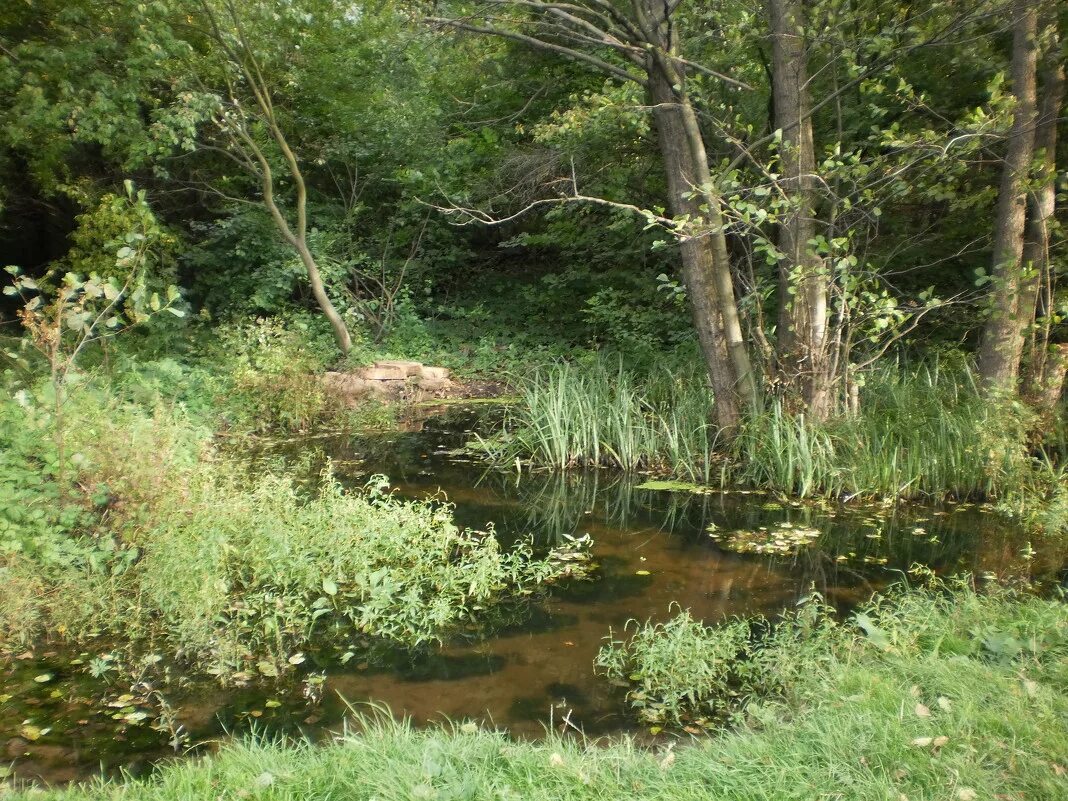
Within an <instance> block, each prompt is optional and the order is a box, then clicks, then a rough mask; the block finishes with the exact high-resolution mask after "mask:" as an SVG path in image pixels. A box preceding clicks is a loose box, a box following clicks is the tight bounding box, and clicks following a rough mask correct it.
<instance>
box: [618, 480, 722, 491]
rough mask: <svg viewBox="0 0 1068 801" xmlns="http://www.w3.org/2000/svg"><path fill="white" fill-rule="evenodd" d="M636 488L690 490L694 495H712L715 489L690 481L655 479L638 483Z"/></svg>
mask: <svg viewBox="0 0 1068 801" xmlns="http://www.w3.org/2000/svg"><path fill="white" fill-rule="evenodd" d="M634 489H643V490H660V491H662V492H689V493H693V494H694V495H711V494H712V493H713V492H715V490H713V489H712V488H711V487H703V486H701V485H700V484H691V483H689V482H688V481H668V480H659V479H654V480H651V481H646V482H644V483H642V484H639V485H637V486H636V487H635V488H634Z"/></svg>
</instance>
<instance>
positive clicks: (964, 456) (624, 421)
mask: <svg viewBox="0 0 1068 801" xmlns="http://www.w3.org/2000/svg"><path fill="white" fill-rule="evenodd" d="M520 391H521V397H520V401H519V403H518V404H517V405H516V406H515V407H514V408H513V409H512V413H511V416H510V418H509V421H508V423H507V427H506V432H505V433H504V434H503V435H501V436H498V437H494V438H491V439H489V440H486V441H485V442H484V443H483V446H484V448H485V450H486V451H487V452H488V454H489V455H490V457H491V458H493V459H496V460H498V461H499V462H501V463H506V464H514V463H515V461H516V460H517V459H520V460H523V459H525V460H529V461H530V462H532V463H533V464H534V465H538V466H544V467H549V468H552V469H556V470H565V469H569V468H573V467H583V466H609V467H614V468H619V469H622V470H624V471H651V472H654V473H658V474H662V475H665V476H672V477H676V478H683V479H686V480H690V481H704V482H710V481H718V482H721V483H730V484H739V485H745V486H752V487H758V488H762V489H768V490H771V491H774V492H778V493H782V494H784V495H790V496H795V497H811V496H822V497H849V496H864V497H899V498H927V499H939V498H944V497H947V496H955V497H960V498H966V497H967V498H992V497H996V498H1008V497H1012V496H1014V495H1015V496H1023V495H1028V496H1031V497H1034V496H1035V495H1048V494H1050V492H1051V490H1052V489H1054V488H1055V487H1056V485H1057V484H1058V483H1059V482H1058V481H1057V471H1056V469H1055V468H1056V466H1055V465H1052V464H1051V463H1050V462H1048V461H1045V460H1043V459H1041V458H1034V457H1032V456H1031V454H1030V453H1029V450H1028V425H1029V421H1030V415H1029V413H1028V411H1027V410H1026V409H1025V408H1023V407H1022V406H1021V405H1020V404H1011V403H994V402H991V401H990V400H989V399H987V398H984V397H982V395H981V394H980V392H979V390H978V387H977V386H976V384H975V382H974V380H973V378H972V374H971V372H970V370H969V369H968V368H967V367H966V366H964V365H960V364H955V365H953V366H952V367H946V366H942V365H939V364H938V363H932V364H931V365H921V366H919V367H916V368H909V369H905V368H902V367H898V366H892V367H886V368H884V369H882V370H879V371H877V372H875V373H872V374H870V375H868V376H866V385H865V387H864V389H863V391H862V393H861V406H860V411H859V413H858V414H855V415H839V416H836V417H834V418H832V419H831V420H829V421H827V422H814V421H812V420H810V419H808V418H806V417H805V416H804V414H798V413H793V412H790V411H787V410H786V409H785V408H784V406H783V404H782V403H781V402H780V401H779V400H776V399H771V398H769V399H768V400H767V401H766V402H765V403H764V405H763V406H762V408H759V409H757V410H755V411H753V412H751V413H750V414H749V415H748V417H747V418H746V420H745V421H744V423H743V425H742V426H741V428H740V429H739V430H738V431H736V432H734V433H733V435H732V436H730V437H728V436H719V435H718V432H717V430H716V428H715V426H714V425H713V424H712V422H711V417H712V404H713V402H714V401H713V399H712V396H711V392H710V390H709V389H708V387H707V384H706V381H705V379H704V376H703V373H702V372H701V371H700V370H699V369H698V367H697V365H695V364H689V365H688V366H685V367H681V368H680V367H676V368H672V369H669V368H667V367H661V368H659V369H654V370H653V371H651V372H648V373H640V374H639V373H635V372H633V371H630V370H627V369H625V368H624V367H623V366H622V365H621V364H619V363H618V362H612V361H611V360H607V359H599V360H593V361H586V362H582V363H567V362H558V363H556V364H554V365H552V366H550V367H548V368H546V369H544V370H542V371H540V372H538V373H537V374H536V375H534V376H533V377H531V378H530V379H528V380H526V381H525V382H522V383H521V386H520Z"/></svg>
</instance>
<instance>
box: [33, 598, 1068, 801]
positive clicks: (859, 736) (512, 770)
mask: <svg viewBox="0 0 1068 801" xmlns="http://www.w3.org/2000/svg"><path fill="white" fill-rule="evenodd" d="M865 614H866V617H865V618H864V620H863V621H862V622H864V624H865V626H866V632H865V629H864V628H859V627H857V626H855V625H852V624H839V625H837V626H835V627H834V628H833V629H830V630H829V631H828V633H825V634H822V635H818V636H816V637H814V638H809V639H800V640H799V641H798V643H797V644H796V645H795V646H794V647H793V648H792V649H791V653H792V654H793V656H794V657H795V658H794V660H793V663H792V664H791V665H789V667H790V669H791V671H790V673H789V679H790V681H789V685H788V691H786V692H785V693H782V694H780V695H776V696H767V697H764V698H762V699H759V700H756V701H754V702H752V703H750V704H749V706H748V707H747V714H746V715H745V716H744V718H740V720H739V723H738V725H737V727H736V728H735V729H733V730H730V731H726V732H723V733H721V734H718V735H713V736H707V737H706V736H702V737H698V738H694V739H690V738H689V737H686V738H685V739H683V740H670V741H663V740H662V741H661V744H660V745H658V746H655V747H652V748H646V747H641V746H640V745H638V744H637V743H636V742H635V741H634V740H631V739H628V738H617V739H613V740H611V741H609V742H606V743H584V742H582V741H581V739H579V738H576V737H567V738H562V737H560V736H559V735H556V734H551V735H549V736H548V737H546V739H544V740H543V741H541V742H536V743H532V742H517V741H513V740H510V739H509V738H508V737H506V736H505V735H503V734H501V733H498V732H493V731H488V730H486V729H483V728H480V727H478V726H475V725H474V724H465V725H459V724H457V725H452V726H446V727H443V728H429V729H425V730H417V729H415V728H413V727H412V726H410V725H408V724H406V723H397V722H393V721H391V720H389V719H387V718H384V717H381V716H377V717H375V716H373V717H372V718H371V719H365V720H363V721H362V722H359V721H357V722H356V724H355V726H354V729H353V730H351V731H349V732H347V733H345V734H344V735H342V736H340V737H339V738H338V739H337V740H335V741H334V742H332V743H330V744H327V745H324V746H313V745H310V744H307V743H295V744H284V743H268V742H254V741H246V742H244V743H236V744H230V745H225V746H224V747H223V748H222V749H221V751H220V752H219V753H218V754H216V755H213V756H209V757H205V758H202V759H198V760H190V761H185V762H180V763H177V764H172V765H168V766H165V767H163V768H161V769H160V770H159V772H158V773H157V774H156V775H154V776H152V777H151V778H149V779H146V780H141V781H133V780H131V781H126V782H114V783H97V784H91V785H87V786H76V787H71V788H68V789H65V790H55V791H52V792H47V793H44V794H38V795H34V796H33V797H35V798H49V799H63V801H77V800H80V799H84V800H85V801H105V799H116V800H118V799H123V800H124V801H138V800H139V799H153V801H193V799H202V798H222V799H230V798H232V799H238V798H252V799H257V798H259V799H273V800H274V801H282V800H283V799H293V800H294V801H297V800H298V799H299V800H300V801H318V800H319V799H322V800H323V801H326V799H361V800H364V801H369V800H370V799H372V798H373V799H381V800H382V801H401V800H402V799H403V800H405V801H406V800H407V799H527V800H529V801H541V800H542V799H544V801H550V800H551V801H557V799H573V800H574V801H580V800H584V799H589V801H607V800H608V799H619V800H620V801H622V799H628V800H629V799H650V800H652V799H657V801H659V800H660V799H668V798H670V799H680V800H682V801H687V800H688V799H693V800H694V801H698V800H700V801H709V799H714V800H715V799H723V800H724V801H726V800H727V799H730V801H736V800H737V799H752V800H753V801H757V800H761V801H773V800H774V801H779V800H780V799H787V800H788V799H797V800H798V801H802V800H803V801H809V800H810V799H857V800H858V801H869V800H870V801H886V799H891V801H893V800H895V799H903V798H907V799H945V800H946V801H967V799H995V798H1010V799H1028V800H1029V801H1046V800H1047V799H1048V800H1049V801H1057V800H1058V799H1063V798H1065V797H1068V727H1066V724H1065V721H1066V720H1068V616H1066V615H1065V611H1064V606H1063V605H1062V604H1061V603H1060V602H1058V601H1047V600H1041V599H1037V598H1033V597H1028V596H1025V595H1016V594H1014V593H1012V592H1008V591H999V592H995V593H993V594H991V595H980V594H977V593H975V592H973V591H971V590H970V589H967V588H966V587H957V588H954V589H953V591H949V590H947V588H946V587H936V588H933V589H931V590H928V591H919V592H912V593H906V594H895V595H893V596H891V597H889V598H884V599H881V600H879V601H877V602H876V603H875V605H874V606H873V607H872V608H870V609H868V610H867V611H866V613H865ZM665 742H667V743H668V744H667V745H666V746H665V744H664V743H665ZM15 796H16V797H17V796H18V794H17V793H16V794H15Z"/></svg>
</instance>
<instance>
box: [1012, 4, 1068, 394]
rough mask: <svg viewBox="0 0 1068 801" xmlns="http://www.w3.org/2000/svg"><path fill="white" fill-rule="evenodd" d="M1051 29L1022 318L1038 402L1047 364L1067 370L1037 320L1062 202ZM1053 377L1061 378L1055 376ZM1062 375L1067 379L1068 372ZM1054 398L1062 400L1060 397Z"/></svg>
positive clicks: (1058, 94) (1027, 374) (1027, 386)
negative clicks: (1053, 228) (1052, 231)
mask: <svg viewBox="0 0 1068 801" xmlns="http://www.w3.org/2000/svg"><path fill="white" fill-rule="evenodd" d="M1048 34H1049V35H1048V37H1047V39H1048V40H1047V42H1046V48H1047V49H1046V53H1045V56H1044V57H1043V69H1042V98H1041V102H1040V104H1039V112H1038V121H1037V123H1036V126H1035V155H1036V157H1037V161H1038V168H1039V173H1038V180H1037V182H1036V183H1037V185H1036V186H1035V187H1034V188H1033V191H1032V193H1031V197H1030V200H1029V203H1028V209H1027V228H1026V230H1025V238H1024V249H1023V263H1024V267H1025V269H1026V270H1027V272H1026V274H1025V277H1024V280H1023V282H1022V285H1021V287H1020V322H1021V325H1022V326H1023V328H1024V334H1025V338H1026V339H1029V340H1030V342H1031V346H1030V353H1029V354H1028V358H1027V360H1026V364H1025V366H1024V376H1023V380H1022V382H1021V383H1022V386H1023V393H1024V395H1025V396H1026V397H1027V398H1028V399H1030V400H1032V402H1034V403H1036V404H1040V403H1041V402H1043V401H1045V400H1048V398H1049V391H1048V385H1049V381H1048V378H1047V375H1046V368H1047V366H1049V367H1054V368H1055V369H1058V368H1059V369H1061V370H1063V365H1060V363H1059V361H1058V360H1052V361H1051V360H1048V359H1047V356H1048V355H1049V344H1050V343H1049V339H1048V334H1049V325H1048V324H1046V325H1043V323H1044V322H1048V321H1047V320H1043V319H1037V320H1036V305H1037V302H1038V298H1039V294H1040V292H1041V290H1042V289H1043V287H1048V286H1050V285H1051V284H1052V282H1053V278H1052V276H1051V274H1050V264H1049V248H1050V225H1051V223H1052V222H1053V219H1054V217H1053V215H1054V212H1055V211H1056V205H1057V182H1056V179H1057V123H1058V121H1059V118H1060V113H1061V107H1062V106H1063V105H1064V91H1065V74H1064V72H1065V71H1064V62H1063V61H1062V60H1061V43H1060V39H1059V37H1058V36H1057V29H1056V22H1055V21H1054V22H1053V24H1052V25H1051V26H1050V28H1049V30H1048ZM1050 301H1051V298H1049V297H1047V298H1046V303H1045V306H1046V308H1045V309H1043V312H1044V314H1045V315H1048V314H1050V312H1051V309H1050V308H1049V305H1050ZM1036 323H1037V324H1036ZM1049 378H1054V379H1055V381H1056V380H1057V379H1056V378H1055V377H1054V376H1049ZM1059 380H1060V381H1062V382H1063V376H1062V377H1061V378H1060V379H1059ZM1053 400H1054V401H1056V397H1054V399H1053Z"/></svg>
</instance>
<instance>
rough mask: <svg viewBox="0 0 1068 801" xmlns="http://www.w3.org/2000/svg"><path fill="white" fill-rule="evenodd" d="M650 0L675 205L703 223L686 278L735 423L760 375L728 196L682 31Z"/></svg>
mask: <svg viewBox="0 0 1068 801" xmlns="http://www.w3.org/2000/svg"><path fill="white" fill-rule="evenodd" d="M646 2H647V3H648V5H647V6H646V7H645V9H644V13H643V14H641V15H639V19H640V20H641V22H642V23H645V24H649V25H652V26H655V31H656V33H655V38H656V39H658V40H659V41H658V48H657V52H655V53H653V54H650V55H649V57H648V64H647V68H646V70H647V74H648V76H649V81H648V91H649V95H650V100H651V101H652V104H653V109H654V118H655V120H656V129H657V140H658V143H659V146H660V154H661V157H662V159H663V162H664V170H665V172H666V176H667V181H668V193H669V198H668V206H669V208H670V209H671V213H672V214H673V215H675V216H678V217H681V216H687V217H689V218H690V219H691V220H692V221H699V224H698V225H697V226H696V228H695V230H693V231H692V232H690V234H691V235H689V236H687V237H686V238H685V239H684V240H683V242H682V243H681V247H680V250H681V257H682V277H683V281H684V283H685V285H686V291H687V295H688V297H689V299H690V303H691V306H692V310H693V318H694V325H695V327H696V329H697V335H698V340H699V342H700V344H701V350H702V353H703V355H704V358H705V362H706V365H707V367H708V372H709V376H710V378H711V382H712V389H713V392H714V393H715V396H716V404H715V409H716V421H717V423H718V424H719V425H720V426H722V427H725V428H729V427H732V426H734V425H736V424H737V423H738V421H739V420H740V417H741V412H742V410H744V409H745V408H747V407H749V406H750V405H752V404H753V403H754V402H755V400H756V379H755V377H754V375H753V369H752V363H751V361H750V358H749V348H748V346H747V344H746V341H745V338H744V336H743V334H742V325H741V319H740V315H739V312H738V304H737V299H736V298H735V294H734V279H733V276H732V274H731V264H730V255H729V252H728V249H727V237H726V233H725V232H724V220H723V216H722V212H721V210H720V199H719V197H718V194H717V193H716V192H715V190H714V189H713V188H712V176H711V171H710V169H709V166H708V155H707V153H706V151H705V146H704V141H703V139H702V136H701V130H700V126H699V124H698V121H697V115H696V113H695V112H694V109H693V107H692V105H691V104H690V101H689V98H688V96H687V94H686V85H685V80H686V79H685V75H684V72H683V70H682V69H681V68H676V64H675V62H674V61H673V56H674V55H675V54H676V52H677V50H678V42H677V35H678V34H677V30H676V29H674V28H673V27H670V26H668V24H667V21H666V20H665V19H664V17H663V9H664V7H663V6H659V5H657V4H656V3H649V0H646ZM636 6H637V4H636Z"/></svg>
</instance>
